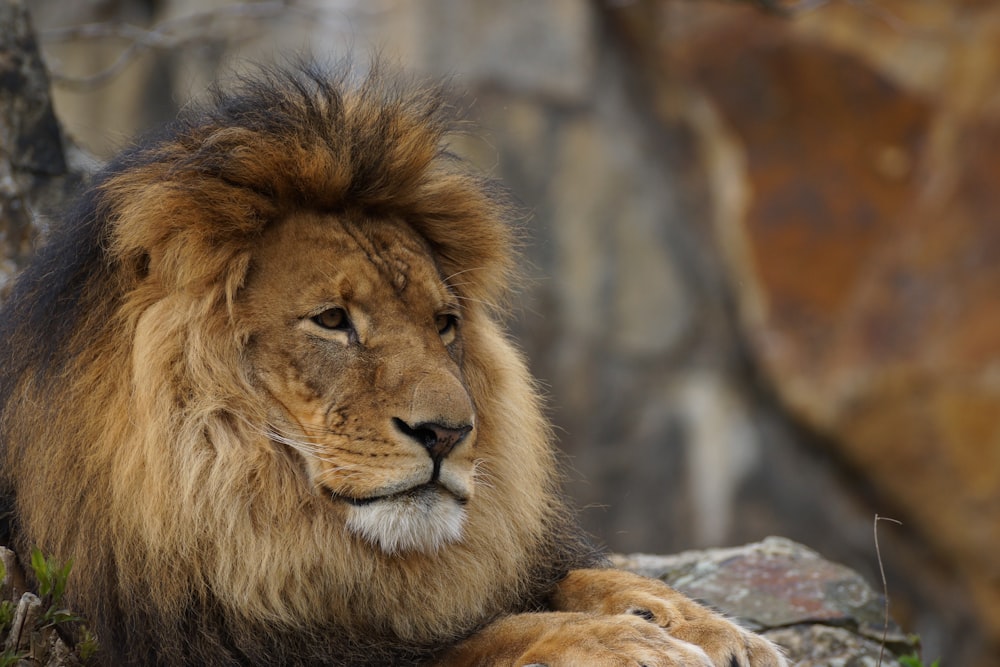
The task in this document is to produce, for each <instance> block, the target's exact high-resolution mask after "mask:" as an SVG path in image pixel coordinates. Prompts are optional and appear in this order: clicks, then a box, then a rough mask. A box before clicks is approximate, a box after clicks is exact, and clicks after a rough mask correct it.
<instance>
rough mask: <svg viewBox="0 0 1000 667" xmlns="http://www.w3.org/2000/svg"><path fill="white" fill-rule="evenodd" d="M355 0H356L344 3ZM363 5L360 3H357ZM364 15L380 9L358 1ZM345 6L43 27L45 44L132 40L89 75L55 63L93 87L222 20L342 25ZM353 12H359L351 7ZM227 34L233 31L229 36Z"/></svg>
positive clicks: (213, 33)
mask: <svg viewBox="0 0 1000 667" xmlns="http://www.w3.org/2000/svg"><path fill="white" fill-rule="evenodd" d="M345 4H352V6H353V4H356V3H345ZM359 6H360V5H359ZM360 7H361V10H362V11H364V12H365V13H366V14H376V13H379V12H380V11H384V10H381V9H379V8H377V7H376V8H372V7H371V5H364V6H360ZM343 11H344V10H337V9H330V8H324V9H314V8H308V7H305V6H303V3H302V2H301V1H300V0H263V1H257V2H238V3H234V4H231V5H225V6H223V7H217V8H214V9H210V10H205V11H200V12H195V13H193V14H185V15H184V16H178V17H176V18H173V19H166V20H163V21H160V22H159V23H157V24H155V25H154V26H152V27H151V28H142V27H139V26H136V25H133V24H130V23H124V22H120V21H119V22H116V21H111V22H106V23H86V24H82V25H76V26H68V27H63V28H52V29H48V30H43V31H41V32H40V36H41V38H42V41H44V42H47V43H56V42H70V41H80V40H99V39H122V40H126V41H127V42H128V44H127V45H126V46H125V47H124V48H123V49H122V50H121V52H119V54H118V55H117V57H116V58H115V60H114V61H113V62H112V63H111V64H110V65H108V66H107V67H105V68H103V69H101V70H99V71H98V72H96V73H94V74H91V75H88V76H71V75H68V74H65V73H63V72H60V71H58V70H56V69H55V68H52V71H51V72H50V74H51V76H52V80H53V81H54V82H55V83H57V84H58V85H60V86H63V87H67V88H73V89H89V88H94V87H97V86H99V85H102V84H104V83H107V82H108V81H109V80H111V79H112V78H114V77H115V76H117V75H118V74H120V73H121V72H122V70H124V69H125V68H126V67H128V65H129V64H131V63H132V61H133V60H135V58H136V57H137V56H139V55H140V54H141V53H144V52H145V51H149V50H153V49H160V50H176V49H177V48H178V47H182V46H186V45H188V44H192V43H195V42H199V41H206V42H207V41H210V40H211V39H213V38H217V34H218V27H217V26H216V23H217V22H218V21H220V20H222V21H234V20H251V21H264V20H272V19H278V18H281V17H285V16H290V15H291V16H295V17H297V18H299V19H302V20H307V21H310V22H313V23H325V24H332V25H335V26H338V27H343V26H344V21H340V20H337V21H335V20H332V19H331V16H332V15H340V14H342V13H343ZM352 11H358V9H357V8H353V9H352ZM226 37H227V38H229V37H231V35H226Z"/></svg>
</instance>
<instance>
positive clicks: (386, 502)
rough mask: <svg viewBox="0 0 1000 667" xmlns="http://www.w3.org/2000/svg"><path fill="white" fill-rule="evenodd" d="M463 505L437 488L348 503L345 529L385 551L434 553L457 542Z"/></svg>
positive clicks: (462, 519) (391, 553)
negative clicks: (360, 502)
mask: <svg viewBox="0 0 1000 667" xmlns="http://www.w3.org/2000/svg"><path fill="white" fill-rule="evenodd" d="M464 525H465V508H464V507H463V503H462V502H460V501H459V500H458V499H457V498H455V496H453V495H452V494H451V493H449V492H447V491H445V490H444V489H442V488H440V487H422V488H420V489H418V490H415V491H414V492H410V493H401V494H395V495H392V496H387V497H385V498H380V499H376V500H372V501H366V502H364V503H363V504H355V503H352V504H351V507H350V509H349V511H348V515H347V529H348V530H350V531H351V532H352V533H354V534H356V535H358V536H360V537H361V538H363V539H364V540H365V541H366V542H369V543H370V544H372V545H374V546H376V547H378V548H379V549H381V550H382V551H384V552H385V553H387V554H390V555H395V554H403V553H408V552H420V553H434V552H436V551H437V550H438V549H440V548H441V547H442V546H444V545H446V544H451V543H454V542H458V541H459V540H461V538H462V528H463V526H464Z"/></svg>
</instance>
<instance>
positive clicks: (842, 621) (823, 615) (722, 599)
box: [612, 537, 916, 667]
mask: <svg viewBox="0 0 1000 667" xmlns="http://www.w3.org/2000/svg"><path fill="white" fill-rule="evenodd" d="M612 562H613V563H614V565H615V566H616V567H620V568H623V569H626V570H629V571H632V572H635V573H637V574H641V575H644V576H647V577H654V578H656V579H660V580H662V581H664V582H665V583H667V584H669V585H670V586H672V587H674V588H676V589H678V590H680V591H682V592H684V593H686V594H687V595H690V596H691V597H693V598H695V599H698V600H701V601H703V602H705V603H706V604H708V605H709V606H711V607H713V608H715V609H718V610H720V611H722V612H723V613H725V614H726V615H727V616H730V617H732V618H734V619H736V620H737V621H738V622H740V623H741V624H742V625H744V626H746V627H748V628H750V629H752V630H755V631H757V632H762V633H763V634H764V635H765V636H767V637H768V638H770V639H771V640H772V641H774V642H776V643H778V644H779V645H781V646H782V647H783V648H785V649H786V651H787V652H788V655H789V657H790V658H791V659H792V660H793V662H794V663H795V664H796V665H798V667H803V666H804V665H858V666H860V665H867V664H871V665H872V666H873V667H874V664H875V662H874V661H875V660H877V658H878V656H879V653H880V652H881V650H882V638H883V636H884V637H885V647H886V650H885V656H886V659H885V660H884V661H883V663H882V664H883V665H894V664H896V663H895V661H894V657H895V656H900V655H907V654H911V653H914V652H916V646H915V645H914V644H913V642H912V640H911V639H910V638H909V637H907V635H906V634H904V633H903V632H902V630H901V629H900V628H899V626H898V625H896V624H895V622H893V621H892V620H891V619H890V620H889V623H888V626H886V625H885V620H884V619H885V598H884V597H883V596H882V594H880V593H878V592H876V591H875V590H873V589H872V588H871V586H869V585H868V583H867V582H866V581H865V580H864V579H863V578H862V577H861V576H860V575H859V574H857V573H856V572H854V571H852V570H850V569H848V568H846V567H844V566H842V565H838V564H836V563H831V562H829V561H827V560H824V559H823V558H822V557H820V555H819V554H817V553H816V552H815V551H812V550H811V549H809V548H807V547H804V546H802V545H800V544H797V543H795V542H792V541H791V540H787V539H785V538H781V537H769V538H767V539H765V540H763V541H762V542H758V543H755V544H748V545H746V546H743V547H736V548H731V549H709V550H705V551H688V552H684V553H681V554H677V555H672V556H652V555H647V554H630V555H616V556H614V557H613V558H612ZM869 660H870V662H869Z"/></svg>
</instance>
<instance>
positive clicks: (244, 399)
mask: <svg viewBox="0 0 1000 667" xmlns="http://www.w3.org/2000/svg"><path fill="white" fill-rule="evenodd" d="M452 116H453V114H452V111H451V107H450V106H449V105H448V104H447V103H446V97H445V96H444V95H442V94H441V92H440V91H439V90H437V89H435V88H433V87H424V86H415V85H411V84H409V83H400V80H399V78H398V77H391V76H386V75H382V74H377V73H376V74H372V75H368V76H367V77H364V78H362V79H361V80H359V81H355V82H354V83H351V79H350V77H349V76H348V75H346V74H343V73H340V74H337V73H335V74H330V73H328V72H324V71H320V70H319V69H317V68H314V67H308V66H302V67H294V68H289V69H285V70H280V71H279V70H274V71H264V72H262V73H261V74H259V75H255V76H254V77H253V78H249V79H242V80H241V81H240V82H239V85H237V86H236V87H235V89H234V92H229V93H221V92H217V93H216V94H215V96H214V98H213V103H212V104H209V105H207V106H206V107H204V108H202V109H200V110H190V111H187V112H185V114H184V115H183V116H181V117H180V118H179V119H178V120H177V121H176V122H175V123H174V124H173V125H172V126H171V127H170V128H168V129H167V130H166V131H165V132H164V133H163V134H161V135H160V136H159V137H158V138H154V139H152V140H150V141H148V142H147V143H145V144H144V145H142V146H140V147H137V148H135V149H133V150H130V151H128V152H127V153H125V154H124V155H123V156H122V157H120V158H118V159H117V160H116V161H115V162H113V163H112V164H111V165H110V166H109V167H108V168H107V169H105V170H104V172H102V174H100V175H99V176H98V177H97V179H96V183H95V184H94V186H93V187H92V188H91V189H90V190H89V192H88V193H86V194H85V195H84V196H83V197H82V199H81V202H80V204H79V206H78V208H77V210H76V211H75V213H73V214H71V215H69V216H67V218H66V220H65V221H64V223H63V224H61V225H58V226H57V227H56V228H55V229H53V230H52V231H51V233H50V234H49V239H48V241H47V243H46V244H45V245H44V246H43V247H42V248H41V249H40V251H39V253H38V255H37V257H36V259H35V260H34V262H33V263H32V264H31V265H30V266H29V267H28V269H26V271H25V273H24V274H23V275H22V276H21V278H20V279H19V281H18V283H17V285H16V287H15V290H14V293H13V295H12V297H11V298H10V300H9V301H8V303H7V304H6V305H5V307H4V309H3V311H2V313H0V341H2V342H0V346H2V347H0V355H2V357H0V359H2V368H0V401H2V422H0V462H2V472H0V495H2V496H3V497H4V500H5V501H6V502H8V503H9V504H10V505H11V507H12V508H13V512H12V515H11V523H12V533H13V535H14V541H15V543H16V545H17V547H18V550H19V553H21V554H24V553H25V551H26V550H27V549H29V548H30V546H33V545H37V546H38V547H39V548H41V549H42V550H43V551H44V552H46V553H47V554H50V555H52V556H54V557H56V558H58V559H62V560H65V559H69V558H72V559H74V562H75V565H74V572H73V575H72V577H71V580H70V586H69V591H70V593H69V595H70V599H69V604H70V605H73V606H74V607H75V608H76V609H77V610H78V611H80V612H82V613H83V614H84V615H85V616H86V618H87V619H88V621H89V622H90V624H91V625H92V626H93V627H94V629H95V630H96V632H97V635H98V638H99V641H100V645H101V647H102V652H101V654H100V655H101V657H102V660H103V662H105V663H106V664H114V665H124V664H137V665H138V664H141V665H158V664H163V665H167V664H206V665H213V666H217V665H230V664H234V665H235V664H252V665H263V664H287V665H297V664H303V665H304V664H317V665H318V664H358V665H363V664H411V663H412V664H417V663H420V662H422V661H424V660H426V659H429V658H432V657H433V655H434V654H435V652H436V651H438V650H440V649H441V647H443V646H445V645H447V644H448V643H450V642H453V641H455V640H457V639H458V638H460V637H462V636H464V635H466V634H468V633H469V632H471V631H473V630H474V629H475V628H476V627H478V626H481V625H482V624H484V623H486V622H488V621H489V620H490V619H491V618H495V617H496V616H498V615H502V614H505V613H510V612H514V611H519V610H524V609H530V608H533V607H535V606H537V605H539V604H540V603H541V600H542V599H543V598H544V596H545V594H546V592H547V590H548V588H549V587H550V586H551V584H552V583H553V582H554V581H555V580H557V579H558V578H559V577H560V576H562V575H563V574H564V573H565V571H566V570H567V569H568V568H570V567H574V566H579V565H586V564H588V563H590V562H591V559H592V555H591V552H590V550H589V547H587V546H586V545H585V544H584V543H583V542H581V541H580V540H579V539H578V538H577V537H576V532H575V529H572V528H571V526H572V522H571V521H569V520H568V519H567V517H566V515H565V510H564V509H563V507H564V506H563V504H562V503H561V502H560V501H559V499H558V492H557V488H556V487H557V485H556V484H555V482H554V480H555V477H556V476H555V464H554V461H553V455H552V452H551V449H550V444H549V442H550V434H549V432H548V429H547V426H546V423H545V420H544V419H543V417H542V415H541V413H540V409H539V406H538V400H537V395H536V392H535V390H534V389H533V385H532V382H531V380H530V378H529V376H528V374H527V372H526V369H525V365H524V363H523V361H522V359H521V358H520V356H519V354H518V353H517V352H516V351H515V350H514V349H513V348H512V346H511V345H510V344H509V343H508V342H507V340H506V339H505V337H504V335H503V333H502V329H501V328H500V326H499V324H497V321H498V319H499V318H500V317H501V316H502V312H495V311H497V310H498V309H497V308H496V307H491V306H489V305H487V304H498V303H502V301H503V297H504V292H505V289H506V286H507V284H508V280H509V278H510V274H511V270H512V266H513V258H512V249H511V241H512V238H511V232H510V227H509V225H508V223H507V222H506V221H505V217H506V216H507V210H508V209H507V207H506V206H505V204H504V201H505V200H504V197H502V196H501V195H499V194H498V190H497V189H496V188H495V187H494V186H493V185H491V184H490V183H489V182H488V181H487V180H484V179H482V178H479V177H477V176H474V175H471V173H470V171H469V170H468V169H467V168H466V167H465V166H463V164H462V162H461V161H460V160H458V159H456V158H455V157H454V156H452V155H451V154H450V153H449V152H448V151H447V150H446V148H445V139H446V137H447V136H449V132H450V131H451V130H452V129H453V125H452V120H451V118H452ZM346 207H353V208H357V209H362V210H365V211H366V212H368V213H370V214H372V215H379V214H383V213H384V214H391V215H393V216H395V217H396V218H398V219H402V220H405V221H407V224H409V225H411V226H412V228H413V229H414V230H415V231H416V232H417V233H418V234H420V235H421V236H422V237H423V238H424V239H425V240H426V241H427V242H428V244H429V247H431V248H432V249H433V252H434V256H435V260H436V262H437V263H438V264H439V266H440V270H441V272H442V274H443V275H453V274H458V273H462V274H463V280H462V281H461V282H460V284H459V285H458V286H457V287H456V289H457V290H458V291H459V293H460V297H461V298H462V299H463V301H462V303H463V304H465V306H464V307H465V308H468V309H470V310H469V316H468V317H467V318H466V321H467V322H468V326H467V327H466V328H465V329H464V335H465V336H466V343H465V345H466V352H465V360H464V363H463V372H464V374H465V377H466V382H467V384H468V386H469V391H470V392H471V394H472V397H473V401H474V404H475V408H476V412H477V414H478V415H479V426H478V427H477V428H478V429H479V435H478V439H477V443H476V447H477V448H478V449H479V450H480V451H479V455H480V456H481V457H482V459H483V464H482V471H481V476H482V478H483V479H484V480H485V482H484V483H483V484H482V485H481V491H479V492H478V494H479V495H478V496H477V501H476V503H474V505H475V507H476V508H477V509H476V510H475V511H472V510H470V513H469V520H468V525H467V529H466V534H465V536H464V539H463V540H462V541H461V542H460V543H458V544H454V545H449V546H447V547H445V548H443V549H442V550H440V551H439V552H438V553H434V554H410V555H397V556H391V555H387V554H384V553H381V552H379V551H378V550H376V549H374V548H368V547H366V546H365V545H364V544H363V543H360V542H359V541H358V540H357V539H353V538H349V537H348V536H346V534H345V532H344V528H343V525H342V524H341V523H339V522H337V521H335V520H333V519H330V518H328V517H327V516H325V515H324V512H323V510H324V508H323V506H322V504H321V503H319V502H318V501H315V500H310V498H309V496H308V494H303V493H302V492H301V489H299V488H298V487H297V486H296V485H298V484H301V481H300V480H298V479H297V478H296V477H295V475H293V474H291V473H290V472H289V470H288V467H289V466H288V464H287V461H286V458H285V457H282V456H278V455H276V454H275V452H274V450H273V447H270V446H269V443H268V441H267V437H266V435H265V432H264V429H263V425H262V424H263V419H264V411H265V409H264V408H263V407H262V399H261V396H260V393H261V392H260V391H259V388H258V387H256V386H255V384H254V381H253V379H252V377H250V374H249V373H248V371H247V368H246V360H245V353H246V346H247V341H246V340H245V339H243V338H241V336H240V335H238V332H235V331H233V329H232V327H231V322H230V318H231V309H232V305H233V303H234V302H235V301H236V300H238V299H239V296H240V290H241V287H242V285H243V281H244V278H245V276H246V272H247V268H248V264H249V261H250V260H249V258H250V256H251V253H252V251H253V248H254V244H255V242H256V241H257V240H258V239H259V237H260V235H261V233H262V230H263V229H264V228H265V227H266V226H267V225H269V224H270V223H271V222H273V221H276V220H279V219H281V218H282V217H284V216H287V215H289V214H291V213H293V212H295V211H320V212H325V213H333V214H336V212H337V211H340V210H343V209H345V208H346ZM289 261H294V258H290V260H289Z"/></svg>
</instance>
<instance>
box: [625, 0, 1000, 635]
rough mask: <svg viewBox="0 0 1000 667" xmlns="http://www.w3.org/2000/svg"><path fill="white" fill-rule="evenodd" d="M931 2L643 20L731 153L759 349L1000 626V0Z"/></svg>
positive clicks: (728, 172)
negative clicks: (997, 0)
mask: <svg viewBox="0 0 1000 667" xmlns="http://www.w3.org/2000/svg"><path fill="white" fill-rule="evenodd" d="M918 4H920V3H912V2H906V1H893V0H889V1H887V2H883V3H880V5H879V6H880V10H879V11H880V12H882V13H881V14H880V15H879V16H875V15H873V14H871V13H868V12H865V11H860V10H858V9H857V8H856V7H855V8H849V7H847V6H846V5H842V6H840V9H834V8H832V3H831V11H830V12H824V11H817V12H815V13H814V14H813V15H810V16H806V15H805V14H803V16H802V18H801V19H797V18H793V19H779V18H775V17H766V16H762V15H761V14H759V13H754V12H752V11H750V10H749V9H745V8H740V9H733V8H725V9H723V8H721V7H719V6H715V7H712V6H710V3H679V2H671V1H661V2H650V3H645V5H646V7H647V9H648V8H649V7H651V6H655V7H657V8H659V9H660V13H659V14H656V13H647V14H646V16H647V17H648V16H654V17H657V18H658V20H659V21H660V23H659V25H660V26H661V27H662V28H663V29H664V30H667V28H669V31H670V32H669V35H670V39H668V40H657V39H656V37H655V35H656V34H657V33H656V29H655V28H653V27H648V26H646V27H642V26H639V25H637V22H636V21H633V22H632V24H631V28H630V33H629V34H630V35H632V37H633V39H635V40H637V41H639V42H641V43H642V44H643V46H644V47H645V48H646V49H647V51H646V53H647V54H648V55H647V59H648V65H649V66H650V67H651V68H653V70H654V71H656V72H658V73H660V74H663V73H669V74H670V75H671V77H670V78H669V81H670V82H671V84H672V85H673V88H669V89H666V90H661V91H660V95H661V97H667V96H670V95H673V96H674V97H677V93H676V90H675V88H676V85H677V82H678V81H683V82H684V83H685V85H686V86H687V95H688V96H689V98H690V99H693V100H697V101H698V104H691V105H689V106H688V107H687V110H686V112H685V113H688V114H690V117H691V118H692V119H693V122H694V124H695V126H697V127H699V128H700V130H701V132H702V136H701V139H702V141H703V142H704V144H705V145H706V146H707V147H709V150H710V151H711V150H715V151H716V152H717V153H718V152H722V153H725V154H726V158H725V160H716V161H715V163H714V164H710V167H712V169H713V173H712V174H711V175H710V179H711V180H712V181H713V187H714V190H715V193H716V196H715V197H714V200H715V201H716V202H718V205H717V215H716V223H717V224H716V231H717V234H718V241H719V245H720V247H721V248H723V249H724V254H725V258H726V263H727V266H728V270H729V272H730V275H731V278H732V281H731V282H732V285H733V286H734V290H735V294H736V301H737V306H738V309H739V313H740V320H741V325H742V328H743V331H744V335H745V336H746V339H747V341H748V343H749V351H750V354H751V356H752V358H753V360H754V363H755V364H756V365H757V366H758V367H759V368H760V369H762V370H763V372H764V375H765V376H766V378H767V379H768V381H769V383H770V384H771V386H772V387H773V389H774V391H775V392H776V394H777V395H778V397H779V398H780V399H781V401H782V402H783V404H784V405H785V406H787V407H788V408H789V409H790V410H791V411H792V413H793V414H795V415H796V417H797V418H798V419H799V420H801V421H802V422H803V423H805V424H807V425H808V427H809V428H810V429H812V430H813V431H815V432H817V433H819V434H821V436H822V437H823V438H824V439H825V441H826V443H827V444H828V445H829V446H830V447H832V448H834V449H835V450H836V452H837V454H838V455H839V456H841V457H842V458H843V460H845V461H846V462H847V463H848V465H849V466H850V467H851V469H852V470H854V471H856V472H857V473H859V474H860V475H863V476H864V477H866V478H867V479H868V480H869V481H870V483H871V484H872V486H873V487H874V488H875V489H876V490H877V493H878V494H879V498H880V499H882V502H883V503H884V506H886V507H891V508H893V511H894V512H895V511H897V510H898V512H899V513H900V515H901V518H904V519H906V522H907V524H908V525H911V526H913V529H914V530H915V531H916V532H917V534H919V535H921V536H922V537H923V538H925V539H926V540H927V541H928V542H929V543H930V544H931V545H932V546H933V549H934V550H935V552H936V553H937V554H940V555H942V556H943V558H944V561H945V562H946V564H947V567H948V568H949V569H952V570H954V571H955V572H957V573H958V577H959V578H960V579H961V580H962V584H963V586H964V589H965V591H966V593H965V595H966V596H967V597H969V598H971V599H972V600H974V601H975V603H976V604H977V609H978V616H979V619H977V623H982V624H983V625H984V626H985V627H986V628H987V634H991V635H992V636H993V638H994V641H1000V559H997V558H996V553H997V552H998V551H1000V495H998V491H997V489H1000V420H998V419H997V415H998V414H1000V310H998V309H997V308H996V304H997V299H998V295H1000V263H998V262H997V260H996V258H997V257H998V256H1000V219H998V214H997V211H998V210H1000V188H998V187H996V183H995V182H994V181H995V178H994V177H993V174H995V173H996V172H997V170H998V168H1000V158H998V155H1000V105H998V103H997V98H996V95H995V92H988V91H995V90H996V81H997V77H998V76H1000V48H998V47H997V44H998V43H1000V42H998V40H997V37H998V35H1000V29H998V28H997V27H996V26H997V25H998V23H997V20H998V19H1000V7H998V6H996V5H995V4H993V3H980V4H974V6H973V5H969V6H968V7H966V9H965V10H962V11H959V10H957V9H956V7H955V5H951V4H949V3H924V4H921V5H920V7H917V5H918ZM668 19H669V21H668ZM918 33H919V34H923V35H928V34H931V33H933V34H934V35H935V38H934V39H924V38H922V37H918V36H917V35H918ZM960 72H961V73H962V75H961V76H959V75H958V73H960ZM664 80H667V79H664ZM699 104H700V106H699ZM705 118H712V119H714V121H715V122H706V121H705ZM721 166H724V167H725V169H722V168H721Z"/></svg>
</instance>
